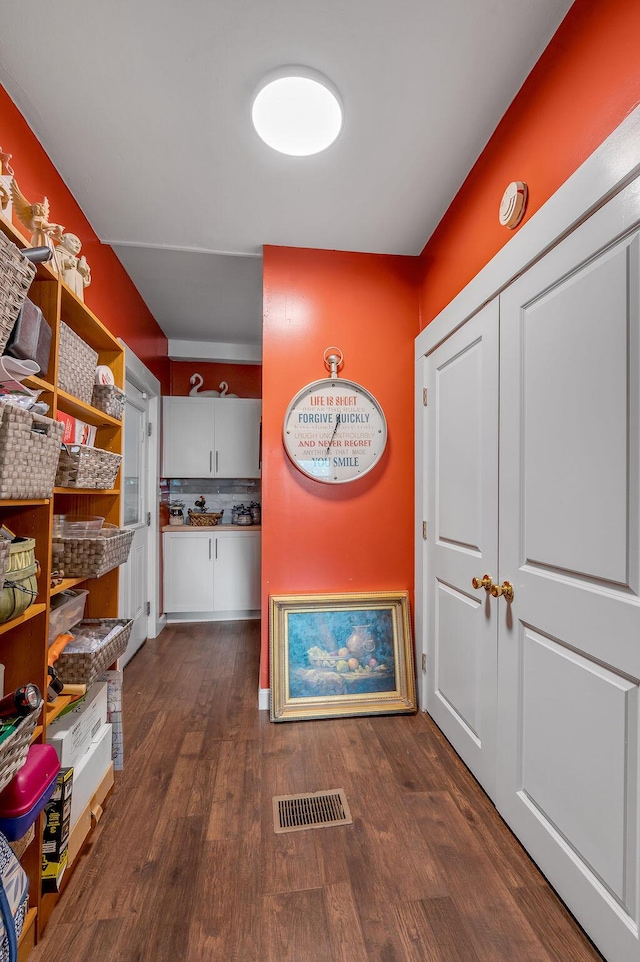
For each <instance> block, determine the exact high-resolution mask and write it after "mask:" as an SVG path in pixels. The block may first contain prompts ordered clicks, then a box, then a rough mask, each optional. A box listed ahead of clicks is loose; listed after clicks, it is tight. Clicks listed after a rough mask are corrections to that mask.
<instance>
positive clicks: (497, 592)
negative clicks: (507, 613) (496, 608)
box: [491, 581, 513, 601]
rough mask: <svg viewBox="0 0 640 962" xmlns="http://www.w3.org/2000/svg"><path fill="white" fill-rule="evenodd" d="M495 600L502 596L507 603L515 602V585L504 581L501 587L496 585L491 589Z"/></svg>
mask: <svg viewBox="0 0 640 962" xmlns="http://www.w3.org/2000/svg"><path fill="white" fill-rule="evenodd" d="M491 594H492V595H493V597H494V598H500V596H502V597H503V598H504V599H505V601H513V585H512V584H511V582H510V581H503V582H502V584H501V585H494V586H493V588H492V589H491Z"/></svg>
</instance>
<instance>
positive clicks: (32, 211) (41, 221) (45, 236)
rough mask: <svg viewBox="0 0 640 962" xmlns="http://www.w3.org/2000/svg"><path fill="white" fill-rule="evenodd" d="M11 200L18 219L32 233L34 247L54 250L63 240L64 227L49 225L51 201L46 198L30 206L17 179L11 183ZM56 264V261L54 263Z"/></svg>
mask: <svg viewBox="0 0 640 962" xmlns="http://www.w3.org/2000/svg"><path fill="white" fill-rule="evenodd" d="M11 199H12V200H13V206H14V207H15V210H16V214H17V216H18V219H19V220H20V222H21V223H23V224H24V226H25V227H26V228H27V230H30V231H31V246H32V247H50V248H51V250H54V249H55V248H54V244H53V242H54V241H60V240H62V232H63V231H64V227H63V226H62V224H50V223H49V201H48V200H47V198H46V197H45V198H44V199H43V200H42V201H40V202H38V203H36V204H30V203H29V201H28V200H27V198H26V197H25V196H24V194H23V193H22V191H21V190H20V188H19V187H18V184H17V182H16V179H15V177H14V179H13V180H12V182H11ZM52 263H53V264H55V261H52Z"/></svg>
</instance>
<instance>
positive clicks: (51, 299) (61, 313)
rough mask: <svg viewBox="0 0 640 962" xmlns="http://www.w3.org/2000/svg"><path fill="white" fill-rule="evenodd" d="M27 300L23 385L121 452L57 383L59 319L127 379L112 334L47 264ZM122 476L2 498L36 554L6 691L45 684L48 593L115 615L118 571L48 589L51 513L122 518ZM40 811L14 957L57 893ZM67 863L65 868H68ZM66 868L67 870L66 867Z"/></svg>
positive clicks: (40, 737) (14, 626) (10, 231)
mask: <svg viewBox="0 0 640 962" xmlns="http://www.w3.org/2000/svg"><path fill="white" fill-rule="evenodd" d="M0 231H2V233H3V234H4V235H5V236H6V237H8V238H9V240H11V241H13V243H15V244H16V245H17V246H18V247H19V248H20V249H24V248H27V247H29V244H28V243H27V241H26V240H25V238H24V237H23V235H22V234H21V233H20V232H19V231H18V230H17V229H16V228H15V227H14V226H13V225H12V224H10V223H9V222H8V221H7V220H6V218H4V217H3V216H2V215H0ZM29 297H30V299H31V300H32V301H33V302H34V303H35V304H37V305H38V307H40V309H41V310H42V313H43V315H44V317H45V319H46V320H47V322H48V323H49V325H50V326H51V329H52V331H53V340H52V349H51V359H50V362H49V368H48V370H47V371H42V372H41V373H40V375H39V376H34V377H30V378H29V379H28V380H26V382H25V383H26V384H27V386H28V387H31V388H32V389H33V390H38V391H41V392H42V393H41V399H42V400H43V401H45V402H46V403H47V404H48V405H49V408H50V411H49V416H50V417H55V416H56V413H57V412H58V411H63V412H65V413H66V414H70V415H73V416H75V417H78V418H80V419H81V420H83V421H86V422H87V423H89V424H92V425H94V426H95V427H96V428H97V431H96V447H100V448H105V449H106V450H109V451H114V452H116V453H118V454H121V453H122V450H123V433H122V423H121V422H120V421H117V420H116V419H115V418H113V417H110V416H109V415H108V414H104V413H103V412H102V411H98V410H97V409H96V408H94V407H92V406H91V405H90V404H86V403H85V402H84V401H80V400H79V399H78V398H74V397H72V395H70V394H68V393H67V392H66V391H63V390H61V389H59V388H58V387H57V380H58V344H59V334H60V321H61V320H63V321H64V322H65V323H66V324H68V326H69V327H70V328H71V329H72V330H74V331H75V332H76V334H78V335H79V336H80V337H81V338H82V339H83V340H84V341H86V342H87V343H88V344H90V345H91V346H92V347H93V348H94V350H96V351H97V352H98V363H99V364H106V365H108V366H109V367H110V368H111V370H112V371H113V374H114V378H115V383H116V384H117V385H118V386H120V387H122V386H123V384H124V354H123V350H122V347H121V345H120V344H118V341H117V340H116V338H115V337H114V336H113V335H112V334H111V333H110V332H109V331H108V330H107V328H106V327H105V326H104V324H102V323H101V321H99V320H98V318H97V317H96V316H95V315H94V314H93V313H92V311H91V310H89V308H88V307H86V306H85V305H84V304H83V303H82V301H80V300H79V298H78V297H76V295H75V294H74V293H73V292H72V291H71V290H69V288H68V287H67V286H66V285H65V284H64V283H63V282H62V280H61V279H60V278H59V277H58V275H57V274H56V273H55V272H54V271H53V270H52V268H51V267H50V266H49V264H38V265H37V273H36V277H35V279H34V281H33V283H32V285H31V289H30V291H29ZM120 489H121V484H120V476H119V475H118V478H117V480H116V483H115V486H114V488H113V489H111V490H109V491H102V490H96V489H78V488H55V489H54V492H53V496H52V497H51V498H41V499H36V500H22V501H6V500H4V501H2V500H0V523H2V524H6V525H8V526H9V527H10V528H11V529H12V530H13V531H15V532H16V534H18V535H22V536H25V537H32V538H35V541H36V558H37V560H38V561H39V563H40V574H39V577H38V597H37V599H36V602H35V604H33V605H31V606H30V607H29V608H28V609H27V610H26V612H25V613H24V614H23V615H21V616H20V617H19V618H14V619H13V620H11V621H8V622H6V623H5V624H1V625H0V662H1V663H2V664H3V665H4V666H5V679H4V685H5V691H10V690H11V689H13V688H17V687H19V686H20V685H24V684H25V683H26V682H34V683H35V684H37V685H38V687H39V688H40V689H41V691H43V692H46V690H47V647H48V624H49V607H50V599H51V597H53V596H54V595H56V594H58V593H59V592H61V591H64V590H65V589H67V588H71V587H73V586H75V585H79V584H83V586H85V587H86V588H88V589H89V595H88V598H87V605H86V609H85V614H86V617H89V618H91V617H112V618H113V617H117V614H118V571H117V569H115V570H114V571H110V572H108V573H107V574H106V575H104V576H103V577H102V578H98V579H85V578H65V579H64V580H63V582H62V584H60V585H57V586H56V587H54V588H50V582H51V538H52V530H53V515H54V514H73V515H80V516H84V515H100V516H102V517H104V518H105V520H106V521H107V522H110V523H112V524H119V523H120V520H121V503H120ZM71 700H72V699H71V698H70V697H62V696H59V697H58V699H57V700H56V702H55V703H54V704H52V705H46V706H45V710H44V711H43V715H42V718H41V719H39V724H38V725H37V727H36V729H35V732H34V735H33V741H35V742H42V741H44V740H45V739H46V730H47V725H48V724H51V722H52V721H53V720H54V719H55V718H56V717H57V716H58V715H59V714H60V712H62V711H63V709H64V708H65V707H66V706H67V705H68V704H69V702H70V701H71ZM41 820H42V816H41V817H40V819H39V821H38V823H37V824H36V838H35V840H34V842H33V843H32V844H31V845H30V846H29V847H28V849H27V850H26V852H25V853H24V856H23V857H22V864H23V866H24V868H25V870H26V872H27V874H28V875H29V882H30V893H29V913H28V916H27V921H26V923H25V926H24V928H23V933H22V936H21V940H20V949H19V960H20V962H25V960H26V959H27V957H28V955H29V952H30V951H31V949H32V947H33V945H34V944H35V942H36V941H37V939H38V936H39V934H40V931H41V929H42V927H43V920H46V918H48V916H49V915H50V912H51V909H52V904H53V902H55V897H52V896H50V895H48V896H46V906H45V903H44V902H43V898H42V896H41V878H40V873H41V865H42V824H41ZM70 868H71V867H69V868H67V873H69V872H70ZM67 873H65V874H67Z"/></svg>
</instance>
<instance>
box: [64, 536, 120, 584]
mask: <svg viewBox="0 0 640 962" xmlns="http://www.w3.org/2000/svg"><path fill="white" fill-rule="evenodd" d="M134 534H135V532H134V531H133V530H132V529H130V530H126V529H123V528H101V529H99V530H98V531H96V532H95V537H85V538H67V537H57V536H56V537H54V538H53V546H52V552H53V567H54V568H55V569H56V570H60V569H62V570H63V571H64V576H65V578H101V577H102V575H104V574H106V573H107V571H111V569H112V568H117V567H118V565H122V564H124V563H125V561H126V560H127V558H128V557H129V551H130V550H131V542H132V541H133V536H134Z"/></svg>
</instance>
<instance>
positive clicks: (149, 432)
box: [147, 421, 153, 437]
mask: <svg viewBox="0 0 640 962" xmlns="http://www.w3.org/2000/svg"><path fill="white" fill-rule="evenodd" d="M152 430H153V426H152V424H151V421H147V436H148V437H151V432H152Z"/></svg>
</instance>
